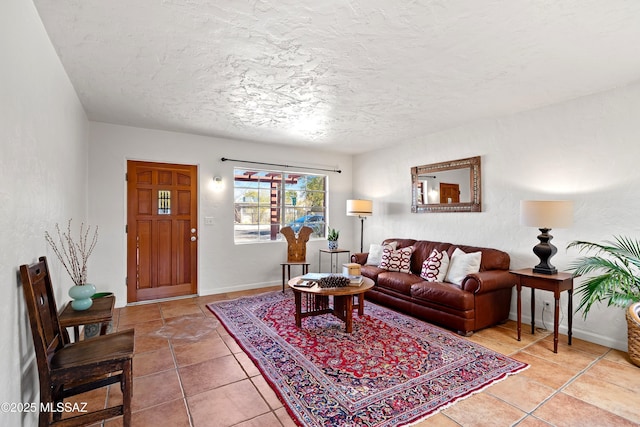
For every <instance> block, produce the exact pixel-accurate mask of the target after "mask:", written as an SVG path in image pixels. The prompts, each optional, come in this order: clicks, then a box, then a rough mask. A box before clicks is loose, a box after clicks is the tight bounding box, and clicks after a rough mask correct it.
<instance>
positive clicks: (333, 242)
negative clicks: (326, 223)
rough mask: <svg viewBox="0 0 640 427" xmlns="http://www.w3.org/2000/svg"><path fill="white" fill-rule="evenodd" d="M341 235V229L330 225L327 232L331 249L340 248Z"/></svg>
mask: <svg viewBox="0 0 640 427" xmlns="http://www.w3.org/2000/svg"><path fill="white" fill-rule="evenodd" d="M339 237H340V231H339V230H336V229H335V228H331V227H329V233H328V234H327V240H328V241H329V249H330V250H332V251H333V250H336V249H338V238H339Z"/></svg>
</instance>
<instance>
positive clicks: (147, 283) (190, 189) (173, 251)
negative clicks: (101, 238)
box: [127, 161, 198, 302]
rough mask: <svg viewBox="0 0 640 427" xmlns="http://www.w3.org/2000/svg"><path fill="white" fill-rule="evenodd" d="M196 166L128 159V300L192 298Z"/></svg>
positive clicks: (195, 251)
mask: <svg viewBox="0 0 640 427" xmlns="http://www.w3.org/2000/svg"><path fill="white" fill-rule="evenodd" d="M197 188H198V187H197V168H196V166H191V165H174V164H167V163H150V162H137V161H127V301H128V302H136V301H146V300H152V299H159V298H168V297H176V296H182V295H193V294H196V293H197V290H198V280H197V260H198V242H197V237H198V234H197V224H198V216H197Z"/></svg>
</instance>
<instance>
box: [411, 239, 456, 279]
mask: <svg viewBox="0 0 640 427" xmlns="http://www.w3.org/2000/svg"><path fill="white" fill-rule="evenodd" d="M412 246H413V255H411V271H412V272H413V273H416V274H420V272H421V270H422V264H423V263H424V260H426V259H427V258H429V257H430V256H431V253H432V252H433V250H434V249H435V250H437V251H438V252H447V253H448V255H449V259H451V254H452V252H449V248H451V243H443V242H429V241H427V240H418V241H417V242H415V243H414V244H413V245H412Z"/></svg>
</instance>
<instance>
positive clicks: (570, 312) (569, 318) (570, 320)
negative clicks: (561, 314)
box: [567, 289, 573, 345]
mask: <svg viewBox="0 0 640 427" xmlns="http://www.w3.org/2000/svg"><path fill="white" fill-rule="evenodd" d="M568 293H569V303H568V305H569V308H568V311H567V323H568V326H569V331H568V333H569V345H571V326H572V325H573V289H569V290H568Z"/></svg>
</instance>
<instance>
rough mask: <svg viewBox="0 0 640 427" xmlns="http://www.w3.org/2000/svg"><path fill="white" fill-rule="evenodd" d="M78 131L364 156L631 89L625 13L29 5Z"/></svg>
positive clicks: (136, 1)
mask: <svg viewBox="0 0 640 427" xmlns="http://www.w3.org/2000/svg"><path fill="white" fill-rule="evenodd" d="M34 3H35V5H36V7H37V9H38V12H39V14H40V16H41V18H42V21H43V23H44V26H45V28H46V30H47V32H48V34H49V36H50V38H51V41H52V43H53V45H54V47H55V49H56V51H57V52H58V55H59V57H60V60H61V61H62V64H63V66H64V68H65V69H66V71H67V73H68V75H69V78H70V79H71V82H72V84H73V85H74V87H75V89H76V91H77V93H78V96H79V98H80V100H81V101H82V104H83V105H84V107H85V110H86V112H87V115H88V117H89V119H90V120H94V121H101V122H108V123H116V124H124V125H131V126H138V127H146V128H154V129H164V130H172V131H178V132H188V133H194V134H200V135H208V136H219V137H224V138H233V139H241V140H250V141H258V142H267V143H275V144H290V145H297V146H305V147H313V148H318V149H326V150H334V151H339V152H345V153H360V152H365V151H369V150H374V149H377V148H381V147H384V146H389V145H392V144H397V143H399V142H402V141H405V140H410V139H415V138H419V137H420V136H424V135H427V134H429V133H433V132H437V131H441V130H444V129H447V128H451V127H455V126H459V125H461V124H463V123H466V122H469V121H473V120H478V119H483V118H489V117H495V116H500V115H505V114H511V113H515V112H519V111H523V110H528V109H532V108H537V107H540V106H544V105H548V104H553V103H557V102H561V101H565V100H568V99H572V98H576V97H580V96H584V95H588V94H591V93H595V92H599V91H603V90H607V89H611V88H614V87H619V86H624V85H627V84H630V83H632V82H635V81H638V80H640V1H637V0H628V1H624V0H538V1H533V0H530V1H525V0H458V1H456V0H413V1H407V0H326V1H318V0H251V1H246V0H209V1H208V0H34Z"/></svg>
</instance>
